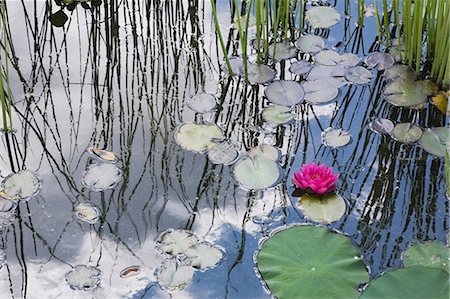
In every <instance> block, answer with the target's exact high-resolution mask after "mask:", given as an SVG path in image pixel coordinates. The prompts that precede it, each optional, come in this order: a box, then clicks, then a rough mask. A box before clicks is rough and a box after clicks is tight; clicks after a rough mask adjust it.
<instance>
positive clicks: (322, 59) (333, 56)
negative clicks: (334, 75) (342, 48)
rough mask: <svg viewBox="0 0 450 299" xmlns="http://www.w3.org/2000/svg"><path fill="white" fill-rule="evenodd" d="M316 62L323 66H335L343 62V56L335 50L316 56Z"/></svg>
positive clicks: (321, 52)
mask: <svg viewBox="0 0 450 299" xmlns="http://www.w3.org/2000/svg"><path fill="white" fill-rule="evenodd" d="M314 61H315V62H316V63H318V64H321V65H327V66H334V65H338V64H339V62H340V61H341V55H339V53H338V52H336V51H333V50H324V51H320V52H319V53H317V54H316V56H314Z"/></svg>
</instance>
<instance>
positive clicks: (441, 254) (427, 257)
mask: <svg viewBox="0 0 450 299" xmlns="http://www.w3.org/2000/svg"><path fill="white" fill-rule="evenodd" d="M403 266H404V267H405V268H407V267H414V266H424V267H430V268H437V269H441V270H444V271H445V272H447V273H449V272H450V248H449V247H447V246H445V245H444V244H443V243H441V242H438V241H433V242H428V243H424V244H420V243H419V244H415V245H413V246H411V247H409V248H408V249H407V250H406V251H405V252H404V254H403Z"/></svg>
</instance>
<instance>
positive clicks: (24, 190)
mask: <svg viewBox="0 0 450 299" xmlns="http://www.w3.org/2000/svg"><path fill="white" fill-rule="evenodd" d="M0 189H1V190H3V193H4V197H5V196H6V197H7V198H8V199H17V198H20V199H28V198H30V197H32V196H36V195H37V194H38V193H39V191H40V190H41V180H40V178H39V177H38V176H36V175H35V174H34V173H32V172H31V171H28V170H21V171H18V172H16V173H12V174H10V175H8V176H7V177H6V178H5V179H4V180H3V181H2V183H1V185H0Z"/></svg>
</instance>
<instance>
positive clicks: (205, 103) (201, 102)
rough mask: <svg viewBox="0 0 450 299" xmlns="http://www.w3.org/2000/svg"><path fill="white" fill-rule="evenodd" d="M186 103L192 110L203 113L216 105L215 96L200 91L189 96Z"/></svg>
mask: <svg viewBox="0 0 450 299" xmlns="http://www.w3.org/2000/svg"><path fill="white" fill-rule="evenodd" d="M186 104H187V105H188V107H189V108H191V109H192V110H194V111H197V112H199V113H205V112H209V111H211V110H213V109H214V108H215V107H216V97H215V96H214V95H212V94H210V93H205V92H201V93H197V94H195V95H193V96H191V97H190V98H189V99H188V100H187V101H186Z"/></svg>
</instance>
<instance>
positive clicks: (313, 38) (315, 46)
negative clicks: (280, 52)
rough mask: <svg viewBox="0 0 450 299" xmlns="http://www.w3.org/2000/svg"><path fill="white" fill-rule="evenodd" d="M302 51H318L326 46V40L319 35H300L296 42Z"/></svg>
mask: <svg viewBox="0 0 450 299" xmlns="http://www.w3.org/2000/svg"><path fill="white" fill-rule="evenodd" d="M294 45H295V46H296V47H297V49H299V50H300V51H301V52H306V53H317V52H319V51H321V50H322V49H324V48H325V41H324V40H323V38H321V37H320V36H317V35H312V34H306V35H303V36H300V37H299V38H298V39H297V40H296V41H295V44H294Z"/></svg>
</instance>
